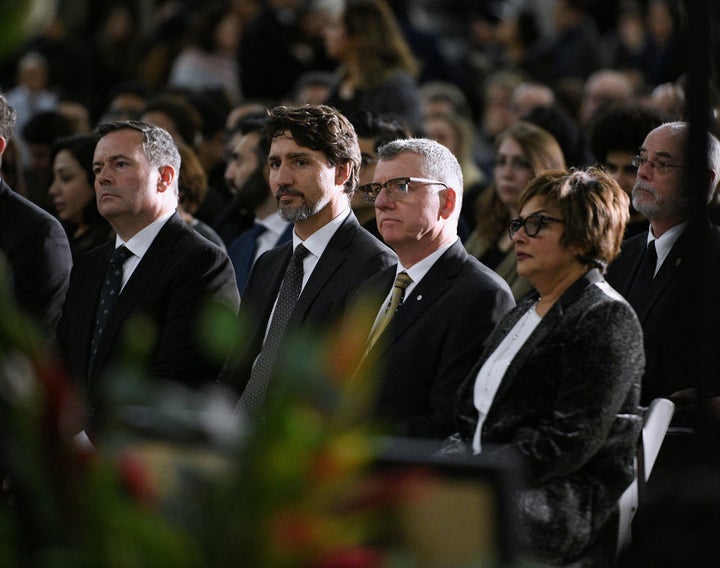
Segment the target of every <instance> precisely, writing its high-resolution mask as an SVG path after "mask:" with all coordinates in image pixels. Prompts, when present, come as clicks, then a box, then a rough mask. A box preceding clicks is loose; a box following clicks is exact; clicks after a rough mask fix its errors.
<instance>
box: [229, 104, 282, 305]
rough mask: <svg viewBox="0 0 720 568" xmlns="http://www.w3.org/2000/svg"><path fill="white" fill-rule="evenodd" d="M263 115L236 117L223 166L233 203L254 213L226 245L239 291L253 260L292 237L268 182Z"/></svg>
mask: <svg viewBox="0 0 720 568" xmlns="http://www.w3.org/2000/svg"><path fill="white" fill-rule="evenodd" d="M266 118H267V116H266V115H265V114H264V113H263V114H262V115H259V116H258V115H249V116H247V117H245V118H243V119H241V120H240V122H239V123H238V126H237V127H236V132H237V133H238V137H237V138H236V142H235V143H234V144H233V147H232V150H231V153H230V158H229V159H228V162H227V167H226V168H225V182H226V184H227V186H228V187H229V188H230V191H231V193H232V194H233V195H234V200H235V202H236V203H238V204H242V205H243V206H244V207H243V208H244V209H248V210H250V211H252V212H253V213H254V215H255V224H254V226H253V227H250V228H249V229H247V230H246V231H243V232H242V233H240V234H239V235H238V236H237V237H236V238H235V239H233V241H232V242H231V243H230V246H229V247H228V256H229V257H230V260H231V261H232V263H233V266H234V267H235V278H236V279H237V285H238V290H239V291H240V294H242V292H243V290H244V289H245V282H247V278H248V276H249V274H250V269H251V268H252V265H253V263H254V262H255V259H257V258H258V257H259V256H260V255H261V254H262V253H264V252H265V251H267V250H270V249H271V248H273V247H276V246H277V245H280V244H283V243H286V242H288V241H290V240H291V239H292V224H290V223H288V222H287V221H285V220H284V219H283V218H282V217H280V212H279V211H278V207H277V202H276V201H275V197H274V196H273V194H272V192H271V191H270V185H269V184H268V165H267V156H268V151H269V149H270V143H269V141H268V139H267V136H266V135H265V121H266Z"/></svg>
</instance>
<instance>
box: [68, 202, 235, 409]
mask: <svg viewBox="0 0 720 568" xmlns="http://www.w3.org/2000/svg"><path fill="white" fill-rule="evenodd" d="M114 245H115V243H114V242H113V243H108V244H107V245H104V246H101V247H98V248H96V249H94V250H92V251H89V252H87V253H85V254H84V255H81V256H80V257H79V258H78V260H77V263H76V264H75V266H74V267H73V271H72V274H71V278H70V288H69V290H68V294H67V299H66V301H65V305H64V306H63V314H62V317H61V319H60V322H59V324H58V330H57V338H58V345H59V348H60V351H61V353H62V354H63V355H64V357H65V358H66V360H67V362H68V364H69V367H70V370H71V372H72V373H73V376H74V377H75V378H76V379H77V380H78V381H79V382H80V384H81V385H83V386H84V387H87V388H88V391H89V392H88V394H89V402H90V405H91V408H94V409H95V410H96V411H97V410H98V408H97V406H96V403H98V402H99V401H101V400H100V399H101V390H102V389H101V388H100V387H101V386H102V380H103V378H104V377H105V376H107V374H108V372H109V371H110V370H111V369H112V368H113V367H114V365H115V364H117V363H119V362H122V360H123V356H124V355H126V353H125V350H124V347H125V345H124V344H125V339H126V337H124V333H125V332H127V331H128V322H129V321H130V320H131V319H132V318H135V317H137V316H143V317H145V318H147V319H148V320H149V321H150V323H152V324H154V326H155V327H156V329H155V332H156V337H155V339H154V341H153V342H152V344H151V345H148V346H147V347H148V353H147V357H146V359H145V360H144V361H143V364H144V366H145V369H146V371H147V372H148V373H149V374H150V375H151V376H153V377H157V378H161V379H168V380H172V381H178V382H180V383H183V384H186V385H189V386H199V385H202V384H207V383H211V382H213V381H215V380H216V379H217V378H218V376H219V374H220V371H221V369H222V366H223V363H222V362H220V361H217V360H216V359H215V358H212V357H209V356H208V355H207V354H206V353H205V351H204V350H203V349H202V347H201V345H200V337H199V333H200V332H199V325H198V323H199V321H198V320H199V318H200V316H201V315H202V308H203V307H205V305H206V302H207V301H208V300H216V301H218V302H222V303H223V305H226V306H228V308H229V309H232V310H233V311H237V309H238V305H239V295H238V292H237V286H236V285H235V275H234V273H233V269H232V265H231V264H230V260H229V259H228V257H227V255H226V254H225V253H224V252H223V251H222V250H220V249H219V248H218V247H217V246H215V245H213V244H212V243H210V242H209V241H208V240H207V239H205V238H204V237H202V236H201V235H199V234H198V233H196V232H195V231H194V230H193V229H191V228H190V227H188V226H187V225H186V223H185V222H184V221H183V220H182V219H181V218H180V216H179V215H178V214H177V213H176V214H174V215H173V216H172V217H171V218H170V219H169V220H168V221H167V223H166V224H165V225H164V226H163V228H162V229H161V230H160V232H159V233H158V235H157V237H156V238H155V240H154V241H153V243H152V245H150V248H149V249H148V251H147V252H146V253H145V256H143V258H142V260H141V261H140V263H139V264H138V266H137V268H136V269H135V271H134V272H133V274H132V276H131V277H130V280H128V282H127V284H126V285H125V287H124V288H123V290H122V292H121V294H120V296H119V297H118V300H117V303H116V305H115V307H114V309H113V312H112V314H111V315H110V318H109V320H108V323H107V326H106V328H105V331H104V333H103V336H102V340H101V342H100V346H99V348H98V353H97V356H96V360H95V364H94V365H93V370H92V375H91V376H88V358H89V351H90V343H91V340H92V335H93V328H94V323H95V311H96V307H97V303H98V298H99V296H100V290H101V287H102V283H103V280H104V277H105V272H106V270H107V267H108V263H109V259H110V253H111V252H112V250H113V248H114ZM148 340H150V338H148Z"/></svg>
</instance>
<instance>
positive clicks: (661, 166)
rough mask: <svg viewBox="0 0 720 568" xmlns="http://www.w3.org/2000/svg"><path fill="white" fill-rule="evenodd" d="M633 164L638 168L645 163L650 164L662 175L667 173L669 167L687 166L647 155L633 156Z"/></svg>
mask: <svg viewBox="0 0 720 568" xmlns="http://www.w3.org/2000/svg"><path fill="white" fill-rule="evenodd" d="M632 164H633V166H635V167H636V168H640V167H642V166H644V165H645V164H647V165H649V166H650V167H651V168H652V169H653V170H654V171H656V172H657V173H659V174H660V175H665V174H666V173H667V171H668V168H684V167H685V166H678V165H676V164H669V163H668V162H666V161H665V160H650V159H648V158H646V157H645V156H633V159H632Z"/></svg>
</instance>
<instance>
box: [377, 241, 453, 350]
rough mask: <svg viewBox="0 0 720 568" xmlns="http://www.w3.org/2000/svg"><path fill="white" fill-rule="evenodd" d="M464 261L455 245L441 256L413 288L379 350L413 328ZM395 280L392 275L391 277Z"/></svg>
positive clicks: (389, 285)
mask: <svg viewBox="0 0 720 568" xmlns="http://www.w3.org/2000/svg"><path fill="white" fill-rule="evenodd" d="M466 259H467V252H465V249H464V247H463V245H462V244H461V243H460V242H459V241H458V242H456V243H455V244H454V245H452V246H451V247H450V248H449V249H448V250H447V251H445V254H443V255H442V256H441V257H440V258H439V259H437V261H436V262H435V264H433V265H432V267H431V268H430V270H428V272H427V274H425V276H424V277H423V279H422V280H420V282H418V283H417V285H416V286H415V287H414V288H413V290H412V292H411V293H410V294H409V295H408V296H407V297H406V298H405V300H404V301H403V303H402V305H401V306H400V308H399V309H398V312H397V314H396V315H395V317H394V318H393V320H392V322H391V324H390V327H389V330H388V333H389V337H388V338H387V340H386V341H379V342H378V346H379V347H378V349H380V350H381V351H383V352H384V351H385V350H387V349H388V348H389V347H390V346H391V345H392V344H393V343H394V342H396V341H397V340H398V339H399V338H400V337H401V336H402V335H403V334H404V333H405V332H407V330H408V328H409V327H410V326H412V325H413V323H414V322H415V320H417V318H419V317H420V316H421V315H422V314H423V313H424V312H425V311H426V310H427V309H428V308H429V307H430V306H432V305H433V304H434V303H435V302H436V301H438V299H440V298H442V297H443V295H444V294H445V293H446V292H447V290H448V289H449V288H450V287H451V286H452V285H453V283H454V282H455V280H456V279H457V277H458V276H459V274H460V271H461V269H462V265H463V263H464V262H465V260H466ZM393 277H394V275H393ZM392 282H393V281H392V280H391V281H390V282H389V284H388V286H387V288H386V290H385V293H386V294H387V293H388V292H389V291H390V287H391V286H392Z"/></svg>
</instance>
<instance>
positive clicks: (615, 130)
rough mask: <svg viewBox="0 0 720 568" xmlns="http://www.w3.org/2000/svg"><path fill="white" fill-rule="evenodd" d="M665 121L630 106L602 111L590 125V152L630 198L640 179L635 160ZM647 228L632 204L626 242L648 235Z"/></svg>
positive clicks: (650, 110)
mask: <svg viewBox="0 0 720 568" xmlns="http://www.w3.org/2000/svg"><path fill="white" fill-rule="evenodd" d="M663 118H664V117H663V114H662V113H661V112H660V111H658V110H655V109H654V108H652V107H649V106H647V105H643V104H639V103H634V102H627V103H616V104H613V105H610V106H609V107H607V108H606V109H604V110H601V111H600V112H598V113H597V115H596V116H595V118H594V119H593V120H592V121H591V122H590V124H589V136H588V140H589V142H590V150H591V151H592V153H593V155H594V156H595V158H596V159H597V161H598V164H599V165H600V166H602V167H603V168H604V169H605V171H607V172H608V173H609V174H610V175H611V176H613V178H615V181H616V182H618V185H619V186H620V187H621V188H622V189H623V191H625V193H627V194H628V195H631V194H632V190H633V187H634V186H635V180H636V179H637V167H635V165H634V164H633V158H634V157H635V155H636V154H637V150H638V148H639V147H640V146H641V145H642V143H643V140H645V136H646V135H647V134H648V132H650V131H651V130H653V129H654V128H656V127H658V126H660V124H662V122H663ZM647 226H648V221H647V219H646V218H645V217H644V216H643V215H642V214H641V213H639V212H638V211H636V210H635V208H634V207H633V206H632V203H631V204H630V220H629V221H628V224H627V225H626V227H625V238H629V237H632V236H633V235H637V234H638V233H643V232H645V231H646V230H647Z"/></svg>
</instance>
